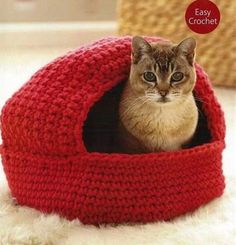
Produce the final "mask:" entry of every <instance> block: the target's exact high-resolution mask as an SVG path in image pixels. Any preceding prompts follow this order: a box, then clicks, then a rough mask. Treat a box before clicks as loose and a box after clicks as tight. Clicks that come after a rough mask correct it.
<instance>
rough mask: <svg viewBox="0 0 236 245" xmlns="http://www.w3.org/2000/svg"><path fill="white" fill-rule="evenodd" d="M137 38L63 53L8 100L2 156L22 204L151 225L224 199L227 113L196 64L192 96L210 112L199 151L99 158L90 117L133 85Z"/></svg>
mask: <svg viewBox="0 0 236 245" xmlns="http://www.w3.org/2000/svg"><path fill="white" fill-rule="evenodd" d="M152 40H156V41H158V40H160V39H159V38H152ZM130 41H131V39H130V38H129V37H124V38H107V39H103V40H100V41H98V42H95V43H94V44H92V45H88V46H84V47H81V48H79V49H78V50H75V51H74V52H71V53H68V54H66V55H65V56H62V57H59V58H58V59H56V60H54V61H53V62H52V63H50V64H48V65H47V66H46V67H44V68H42V69H41V70H39V71H38V72H37V73H36V74H35V75H34V76H33V77H32V78H31V79H30V81H29V82H28V83H26V84H25V85H24V86H23V87H22V88H21V89H20V90H19V91H18V92H17V93H16V94H15V95H14V96H13V97H12V98H11V99H10V100H9V101H8V102H7V104H6V105H5V107H4V108H3V111H2V116H1V127H2V138H3V148H2V160H3V166H4V170H5V173H6V176H7V180H8V183H9V187H10V189H11V192H12V195H13V196H14V197H15V198H16V200H17V202H18V203H19V204H20V205H27V206H29V207H33V208H36V209H38V210H40V211H43V212H47V213H58V214H60V215H62V216H63V217H66V218H68V219H75V218H78V219H80V220H81V221H82V222H83V223H85V224H101V223H123V222H128V223H133V222H141V223H146V222H153V221H157V220H169V219H171V218H173V217H176V216H178V215H180V214H184V213H186V212H189V211H193V210H194V209H196V208H198V207H199V206H201V205H202V204H205V203H207V202H209V201H211V200H212V199H214V198H215V197H218V196H220V195H221V194H222V193H223V190H224V177H223V174H222V161H221V159H222V150H223V148H224V145H225V144H224V136H225V124H224V117H223V113H222V111H221V108H220V106H219V104H218V102H217V100H216V98H215V96H214V93H213V91H212V88H211V86H210V82H209V80H208V77H207V75H206V74H205V73H204V71H203V70H202V69H201V68H200V67H199V66H198V65H196V70H197V84H196V88H195V90H194V94H195V96H196V98H197V100H200V101H202V103H199V104H198V105H199V109H200V111H201V113H200V114H202V116H200V121H199V127H198V133H197V135H196V139H197V140H196V141H195V142H193V146H192V147H191V148H189V149H184V150H180V151H176V152H162V153H150V154H134V155H129V154H119V153H107V152H109V151H107V150H104V149H102V150H99V151H100V152H98V151H96V152H94V149H93V147H94V145H93V144H91V142H93V141H94V140H93V138H91V137H90V136H89V131H90V132H91V130H94V129H96V127H97V126H98V128H99V127H100V126H101V125H99V124H96V125H95V126H94V125H93V124H92V121H93V120H91V118H93V117H94V115H96V111H99V108H100V106H99V105H98V104H99V101H100V102H101V103H100V104H102V100H103V99H104V98H111V97H114V96H110V95H109V91H110V92H111V94H112V93H113V92H114V91H115V93H118V92H119V91H120V88H122V81H125V80H126V79H127V77H128V74H129V67H130ZM119 86H120V87H119ZM107 94H108V95H107ZM109 96H110V97H109ZM102 98H103V99H102ZM105 101H106V99H105ZM111 104H112V103H111ZM94 111H95V112H94ZM104 111H105V110H104ZM114 111H115V110H114ZM98 115H101V114H100V113H98ZM115 118H116V115H114V118H113V119H112V120H114V119H115ZM101 121H102V120H101ZM113 125H114V124H112V123H111V127H110V129H112V128H113ZM102 127H103V125H102ZM107 138H108V140H107V142H108V145H109V142H110V135H109V134H108V137H107ZM93 143H94V142H93ZM96 144H97V145H100V143H99V142H97V143H96ZM104 145H105V141H104ZM104 151H105V153H104ZM110 152H112V151H110Z"/></svg>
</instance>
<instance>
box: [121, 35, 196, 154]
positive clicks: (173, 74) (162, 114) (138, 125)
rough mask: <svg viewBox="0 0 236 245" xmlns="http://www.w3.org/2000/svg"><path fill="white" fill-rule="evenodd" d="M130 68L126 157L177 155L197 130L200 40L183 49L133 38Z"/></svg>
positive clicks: (124, 113) (124, 99)
mask: <svg viewBox="0 0 236 245" xmlns="http://www.w3.org/2000/svg"><path fill="white" fill-rule="evenodd" d="M131 46H132V47H131V48H132V55H131V69H130V75H129V79H128V81H127V82H126V84H125V86H124V90H123V92H122V95H121V100H120V103H119V127H118V133H119V144H120V147H121V148H122V151H123V152H125V153H148V152H160V151H176V150H180V149H182V148H183V147H184V146H185V145H186V144H188V143H189V142H190V141H191V139H192V137H193V135H194V133H195V130H196V127H197V122H198V108H197V106H196V103H195V100H194V96H193V89H194V86H195V83H196V71H195V68H194V60H195V49H196V41H195V39H194V38H186V39H184V40H183V41H182V42H180V43H179V44H178V45H175V44H173V43H171V42H169V41H160V42H156V43H149V42H148V41H146V40H145V39H144V38H142V37H139V36H135V37H133V38H132V45H131Z"/></svg>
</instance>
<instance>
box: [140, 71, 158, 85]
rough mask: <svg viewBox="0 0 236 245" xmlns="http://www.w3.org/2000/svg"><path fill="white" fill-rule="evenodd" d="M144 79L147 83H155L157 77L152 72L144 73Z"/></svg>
mask: <svg viewBox="0 0 236 245" xmlns="http://www.w3.org/2000/svg"><path fill="white" fill-rule="evenodd" d="M143 78H144V79H145V80H146V81H147V82H155V81H156V80H157V79H156V75H155V74H154V73H153V72H151V71H147V72H144V73H143Z"/></svg>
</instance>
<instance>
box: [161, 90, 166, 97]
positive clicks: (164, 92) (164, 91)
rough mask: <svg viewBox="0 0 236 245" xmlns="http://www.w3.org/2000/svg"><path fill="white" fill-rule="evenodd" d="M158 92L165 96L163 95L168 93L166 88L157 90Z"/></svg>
mask: <svg viewBox="0 0 236 245" xmlns="http://www.w3.org/2000/svg"><path fill="white" fill-rule="evenodd" d="M159 94H160V95H161V96H162V97H165V96H166V95H167V94H168V90H159Z"/></svg>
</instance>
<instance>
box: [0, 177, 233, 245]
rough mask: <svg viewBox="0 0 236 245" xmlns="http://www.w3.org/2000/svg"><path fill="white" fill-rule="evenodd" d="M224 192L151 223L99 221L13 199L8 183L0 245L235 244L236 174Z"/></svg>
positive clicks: (0, 204)
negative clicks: (20, 203) (38, 208)
mask: <svg viewBox="0 0 236 245" xmlns="http://www.w3.org/2000/svg"><path fill="white" fill-rule="evenodd" d="M226 180H227V188H226V191H225V194H224V195H223V196H222V197H221V198H218V199H216V200H214V201H213V202H211V203H209V204H208V205H206V206H204V207H202V208H200V209H198V210H197V211H195V212H194V213H192V214H188V215H185V216H182V217H179V218H176V219H175V220H173V221H171V222H157V223H153V224H146V225H133V226H130V225H120V226H101V227H100V228H98V227H94V226H85V225H82V224H81V223H80V222H79V221H77V220H75V221H73V222H69V221H67V220H65V219H63V218H59V217H58V216H57V215H45V214H42V213H40V212H38V211H36V210H34V209H31V208H27V207H20V206H17V205H16V204H15V203H14V200H13V199H12V197H11V195H10V192H9V189H8V187H7V185H6V183H2V184H1V186H0V190H1V191H0V244H1V245H21V244H25V245H28V244H29V245H30V244H32V245H36V244H37V245H41V244H42V245H54V244H55V245H80V244H83V245H90V244H91V245H102V244H104V245H107V244H112V245H120V244H122V245H128V244H135V245H139V244H140V245H141V244H142V245H144V244H161V245H171V244H179V245H185V244H186V245H189V244H191V245H195V244H196V245H199V244H202V245H205V244H206V245H216V244H219V245H224V244H225V245H231V244H232V245H233V244H236V190H235V186H236V185H235V184H236V183H235V182H236V181H235V180H236V178H235V174H233V173H232V175H229V176H228V178H227V179H226Z"/></svg>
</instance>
